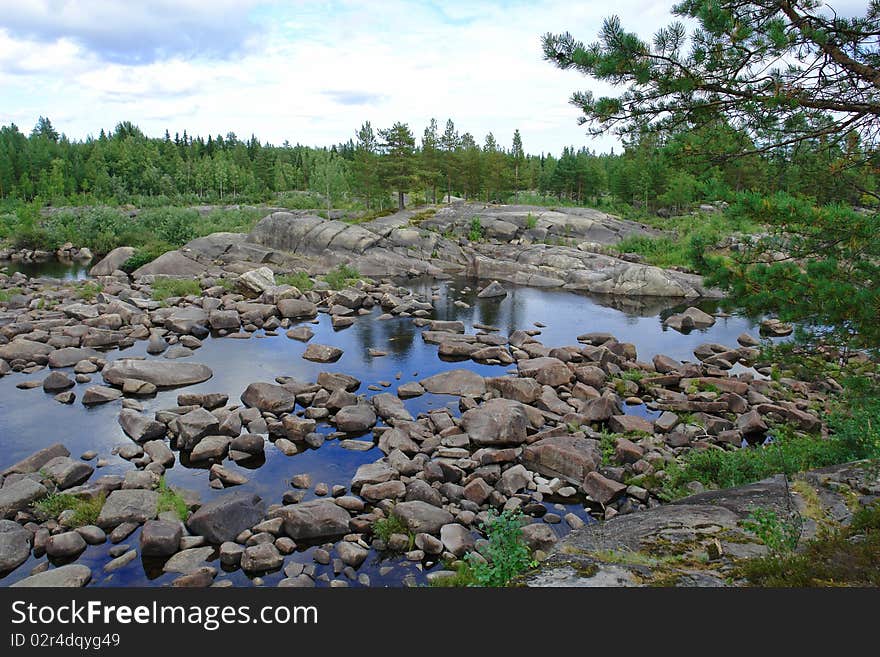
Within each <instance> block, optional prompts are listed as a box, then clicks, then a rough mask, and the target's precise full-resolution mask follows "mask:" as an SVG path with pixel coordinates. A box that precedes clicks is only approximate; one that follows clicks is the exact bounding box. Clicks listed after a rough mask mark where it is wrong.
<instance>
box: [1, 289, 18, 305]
mask: <svg viewBox="0 0 880 657" xmlns="http://www.w3.org/2000/svg"><path fill="white" fill-rule="evenodd" d="M16 294H21V288H20V287H11V288H9V289H8V290H0V303H6V302H7V301H9V300H10V299H11V298H12V297H14V296H15V295H16Z"/></svg>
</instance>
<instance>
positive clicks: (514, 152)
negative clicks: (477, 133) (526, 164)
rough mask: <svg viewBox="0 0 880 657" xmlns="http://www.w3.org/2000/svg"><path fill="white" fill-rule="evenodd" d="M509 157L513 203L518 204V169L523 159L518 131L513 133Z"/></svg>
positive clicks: (523, 153)
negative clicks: (511, 170)
mask: <svg viewBox="0 0 880 657" xmlns="http://www.w3.org/2000/svg"><path fill="white" fill-rule="evenodd" d="M510 157H511V159H512V160H513V198H514V202H515V203H519V169H520V167H521V166H522V164H523V160H524V159H525V152H524V151H523V143H522V137H521V136H520V134H519V129H516V130H514V132H513V147H512V148H511V150H510Z"/></svg>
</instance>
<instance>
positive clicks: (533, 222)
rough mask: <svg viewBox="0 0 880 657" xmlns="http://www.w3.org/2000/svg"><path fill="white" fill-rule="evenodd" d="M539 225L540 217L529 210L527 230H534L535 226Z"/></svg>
mask: <svg viewBox="0 0 880 657" xmlns="http://www.w3.org/2000/svg"><path fill="white" fill-rule="evenodd" d="M537 227H538V218H537V217H536V216H534V215H533V214H532V213H531V212H529V216H528V217H526V230H532V229H533V228H537Z"/></svg>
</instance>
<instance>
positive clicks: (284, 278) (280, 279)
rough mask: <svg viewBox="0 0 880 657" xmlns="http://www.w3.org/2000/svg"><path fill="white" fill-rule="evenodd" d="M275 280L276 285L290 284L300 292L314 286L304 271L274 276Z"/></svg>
mask: <svg viewBox="0 0 880 657" xmlns="http://www.w3.org/2000/svg"><path fill="white" fill-rule="evenodd" d="M275 282H276V283H277V284H278V285H292V286H293V287H295V288H297V289H299V290H300V291H301V292H308V291H309V290H311V289H312V288H313V287H315V283H314V281H312V279H311V278H309V275H308V274H307V273H306V272H304V271H298V272H294V273H292V274H282V275H280V276H276V277H275Z"/></svg>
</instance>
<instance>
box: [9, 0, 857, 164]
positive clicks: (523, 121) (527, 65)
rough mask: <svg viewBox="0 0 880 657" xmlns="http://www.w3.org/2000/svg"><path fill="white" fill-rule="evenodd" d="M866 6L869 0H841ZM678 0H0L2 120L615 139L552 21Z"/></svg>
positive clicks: (154, 131) (325, 133)
mask: <svg viewBox="0 0 880 657" xmlns="http://www.w3.org/2000/svg"><path fill="white" fill-rule="evenodd" d="M838 2H841V3H844V4H846V5H853V4H854V5H858V6H863V5H864V3H863V2H858V1H857V0H838ZM672 5H673V0H616V2H614V3H608V4H606V3H604V2H590V1H581V2H573V1H572V0H564V1H557V0H531V1H528V0H526V1H521V0H496V1H491V2H480V1H472V2H467V1H464V2H462V1H459V0H450V1H447V2H410V1H406V0H379V1H373V2H356V1H354V0H337V1H328V2H308V1H290V0H289V1H287V2H279V1H263V0H151V1H146V0H145V1H141V2H137V1H134V0H133V1H131V2H128V1H126V2H118V1H113V0H110V1H107V0H0V124H8V123H10V122H14V123H16V124H17V125H18V126H19V128H20V129H21V130H22V131H25V132H27V131H29V130H30V129H31V128H32V127H33V125H34V124H35V123H36V120H37V118H38V117H39V116H48V117H49V118H50V119H51V121H52V123H53V125H54V126H55V128H56V129H57V130H59V131H60V132H64V133H65V134H67V135H68V136H69V137H70V138H72V139H83V138H85V137H87V136H89V135H93V136H94V135H97V134H98V133H99V132H100V130H101V129H102V128H103V129H105V130H108V131H109V130H112V129H113V127H114V126H115V125H116V124H117V123H118V122H120V121H123V120H128V121H131V122H133V123H135V124H136V125H138V126H139V127H140V128H141V129H142V130H143V131H144V132H145V133H146V134H148V135H150V136H161V135H163V134H164V132H165V130H166V129H167V130H168V131H169V132H170V133H171V134H172V135H174V133H175V132H180V133H182V132H183V130H184V129H186V130H187V132H188V133H189V134H192V135H196V134H200V135H203V136H207V135H208V134H213V135H217V134H223V135H225V134H226V133H227V132H230V131H232V132H234V133H236V134H237V135H238V136H239V137H240V138H247V137H249V136H250V135H251V134H255V135H256V136H257V137H258V138H259V139H260V140H261V141H263V142H267V141H268V142H271V143H274V144H280V143H282V142H284V141H285V140H287V141H289V142H290V143H302V144H307V145H331V144H334V143H339V142H343V141H347V140H348V139H350V138H354V134H355V131H356V130H357V129H358V127H359V126H360V125H361V124H362V123H363V122H364V121H366V120H369V121H370V122H371V123H372V125H373V127H374V128H383V127H388V126H390V125H391V124H392V123H394V122H395V121H403V122H405V123H408V124H409V125H410V127H411V128H412V129H413V132H414V133H415V134H416V135H417V136H421V133H422V131H423V130H424V127H425V126H426V125H427V124H428V121H429V120H430V119H431V118H432V117H433V118H436V119H437V121H438V123H439V124H440V130H441V131H442V129H443V127H444V125H445V123H446V119H447V118H449V117H451V118H452V119H453V121H454V122H455V125H456V128H457V129H458V130H459V131H460V132H465V131H467V132H470V133H472V134H473V135H474V137H475V138H476V140H477V141H478V143H482V142H483V141H484V138H485V135H486V133H488V132H490V131H491V132H493V133H494V135H495V137H496V140H497V141H498V142H499V143H500V144H502V145H504V146H505V147H507V148H509V147H510V142H511V140H512V135H513V132H514V130H515V129H519V130H520V132H521V134H522V138H523V144H524V147H525V150H526V151H527V152H530V153H540V152H552V153H558V152H559V151H561V150H562V148H563V147H564V146H569V145H573V146H575V147H581V146H587V147H588V148H591V149H594V150H598V151H608V150H609V149H610V148H612V147H615V146H616V145H617V141H616V139H615V138H613V137H611V136H606V137H601V138H591V137H590V136H588V135H587V134H586V133H585V129H584V128H583V127H581V126H578V125H577V117H578V116H579V110H578V109H577V108H575V107H573V106H572V105H570V104H569V102H568V99H569V97H570V96H571V94H572V92H574V91H577V90H585V89H590V90H592V91H594V93H598V94H606V93H607V92H608V91H609V89H608V88H607V87H605V86H603V85H601V84H598V83H596V82H595V81H592V80H589V79H587V78H585V77H583V76H581V75H580V74H579V73H577V72H574V71H560V70H558V69H556V68H555V67H554V66H553V65H551V64H549V63H548V62H545V61H543V59H542V52H541V35H542V34H544V33H546V32H553V33H560V32H565V31H569V32H571V33H572V34H573V35H574V36H575V37H576V38H578V39H581V40H583V41H585V42H591V41H593V40H595V38H596V36H597V35H598V32H599V30H600V28H601V26H602V21H603V19H604V18H605V17H607V16H608V15H609V14H612V13H615V14H617V15H619V16H620V17H621V19H622V22H623V25H624V27H625V28H627V29H629V30H633V31H635V32H637V33H638V34H640V35H641V36H642V37H644V38H649V37H650V36H651V35H652V34H653V33H654V32H655V31H656V30H657V29H658V28H659V27H661V26H663V25H665V24H666V23H668V22H670V20H671V16H670V13H669V11H670V9H671V7H672Z"/></svg>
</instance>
